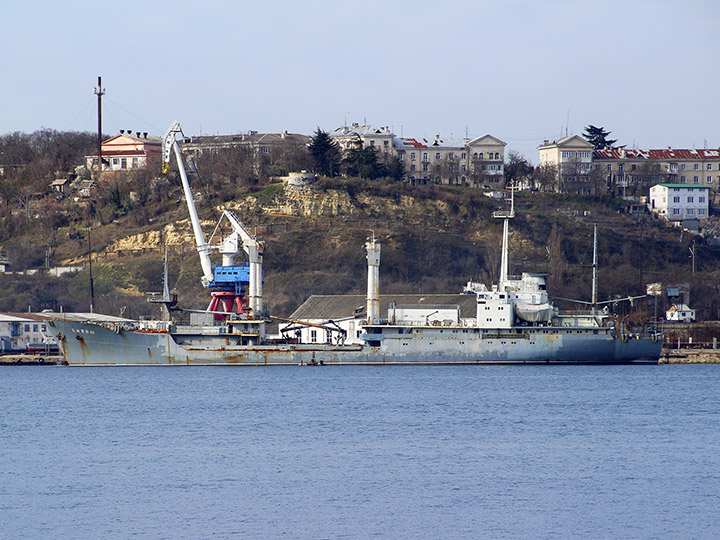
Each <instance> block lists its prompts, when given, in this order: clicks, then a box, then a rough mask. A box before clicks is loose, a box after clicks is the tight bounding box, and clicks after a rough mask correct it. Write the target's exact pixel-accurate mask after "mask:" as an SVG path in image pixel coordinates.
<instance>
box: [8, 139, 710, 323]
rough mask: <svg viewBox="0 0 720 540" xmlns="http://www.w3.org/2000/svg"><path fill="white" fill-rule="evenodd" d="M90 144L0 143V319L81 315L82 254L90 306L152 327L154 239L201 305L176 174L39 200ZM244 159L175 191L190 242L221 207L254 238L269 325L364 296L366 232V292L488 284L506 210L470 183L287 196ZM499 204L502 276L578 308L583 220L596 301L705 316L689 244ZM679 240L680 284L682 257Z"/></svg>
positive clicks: (191, 301) (649, 230) (107, 180)
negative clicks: (654, 290) (370, 269)
mask: <svg viewBox="0 0 720 540" xmlns="http://www.w3.org/2000/svg"><path fill="white" fill-rule="evenodd" d="M94 144H95V140H94V138H93V137H92V136H91V135H89V134H59V133H55V132H51V133H46V132H41V133H36V134H32V135H30V136H25V135H21V134H12V135H6V136H4V137H2V138H0V151H1V152H5V151H6V150H7V149H8V148H12V149H13V151H14V152H16V153H15V154H13V155H14V156H20V157H18V158H13V159H14V164H15V165H17V166H16V167H11V168H8V167H7V166H6V167H4V174H3V177H2V179H1V180H0V186H1V187H0V195H1V196H2V206H1V209H2V210H1V212H2V213H1V215H0V246H2V249H3V250H4V251H5V252H6V253H7V255H8V256H9V258H10V260H11V261H12V262H11V268H10V270H12V271H13V272H14V273H12V274H4V275H0V286H2V289H3V291H4V293H3V295H2V296H1V297H0V311H2V312H17V311H26V310H27V309H31V310H33V311H39V310H42V309H53V310H60V309H64V310H66V311H87V310H88V308H89V303H90V285H89V284H90V279H89V278H90V276H89V268H88V266H87V264H86V263H87V261H88V251H89V249H90V248H91V250H92V253H93V255H92V257H93V259H92V272H93V282H94V292H95V305H94V308H95V310H96V311H99V312H104V313H109V314H113V315H118V314H120V313H123V314H124V315H125V316H129V317H141V316H156V315H157V311H156V310H157V307H155V306H153V305H151V304H148V303H147V302H146V301H145V296H144V293H145V292H147V291H160V290H162V265H163V262H162V250H163V246H164V245H165V244H166V243H167V244H168V245H169V246H170V255H169V269H170V285H171V287H172V288H174V289H175V290H176V291H177V293H178V295H179V299H180V305H182V306H183V307H188V308H203V307H205V306H206V305H207V303H208V297H209V295H208V293H207V291H205V290H203V289H202V287H201V285H200V280H199V278H200V275H201V271H200V264H199V259H198V256H197V252H196V250H195V248H194V241H193V237H192V233H191V230H190V225H189V222H188V219H187V208H186V206H185V202H184V200H183V197H182V189H181V187H180V182H179V179H178V177H177V173H176V172H173V171H171V173H170V174H169V175H168V176H167V177H160V176H159V175H157V174H156V172H154V171H134V172H128V173H126V174H115V175H109V174H105V175H104V176H103V178H102V179H101V180H100V182H99V183H98V185H97V186H96V187H95V188H94V190H93V192H92V193H91V195H90V197H89V198H87V199H84V198H80V197H78V196H77V193H71V194H70V195H67V194H66V195H61V194H58V193H54V192H53V191H52V190H51V189H50V184H51V182H52V181H53V179H55V178H56V177H62V176H65V175H68V174H70V176H74V175H76V174H82V171H80V173H78V172H77V171H76V169H75V166H76V165H77V164H79V163H82V161H83V159H82V156H83V155H84V154H86V153H90V152H92V150H93V145H94ZM43 145H44V146H43ZM25 146H29V147H30V149H35V150H34V151H33V152H29V151H26V150H27V149H26V148H25ZM6 155H7V154H6ZM250 159H252V158H251V156H247V155H243V154H242V153H235V154H233V155H229V154H228V155H218V154H216V155H213V156H212V158H210V157H208V158H207V159H205V160H198V163H197V165H198V171H199V172H198V174H193V175H191V178H190V181H191V183H192V186H193V190H197V192H198V194H199V197H198V206H199V208H198V210H199V213H200V216H201V219H203V220H204V226H205V231H206V234H209V233H210V232H211V231H212V229H213V228H214V226H215V223H216V221H217V219H218V218H219V214H220V210H219V209H220V208H221V207H222V206H224V207H227V208H232V209H234V210H235V211H236V213H237V214H238V215H239V216H240V217H241V219H242V220H243V222H244V223H245V225H246V226H248V227H250V228H251V229H255V230H256V231H257V233H258V236H259V237H261V238H262V239H263V240H264V242H265V244H266V248H265V256H264V273H265V276H264V281H265V283H264V295H265V303H266V305H267V306H268V307H269V309H270V311H271V313H273V314H275V315H279V316H287V315H288V314H290V313H291V312H292V311H293V310H294V309H295V308H296V307H297V306H298V305H299V304H300V303H301V302H302V301H303V300H305V298H307V296H308V295H310V294H342V293H354V294H364V292H365V286H366V284H365V279H366V266H365V264H366V262H365V254H364V250H363V243H364V241H365V239H366V238H367V237H368V236H369V235H370V234H374V235H375V236H376V237H377V238H379V239H380V241H381V242H382V256H381V269H380V276H381V277H380V285H381V291H382V292H395V293H401V292H422V293H436V292H456V291H460V290H461V288H462V286H463V285H464V284H465V282H467V281H468V280H471V279H472V280H481V281H484V282H486V283H490V282H491V281H495V280H496V279H497V273H498V270H499V266H500V243H501V231H502V224H501V222H499V221H497V220H493V218H492V212H493V211H494V210H496V209H497V208H498V207H504V206H505V205H506V204H507V203H506V202H503V201H498V200H495V199H490V198H488V197H485V196H484V194H483V192H482V191H480V190H477V189H473V188H464V187H455V186H439V185H428V186H410V185H408V184H407V183H404V182H401V181H393V180H389V179H377V180H368V179H362V178H354V177H349V178H346V177H322V178H320V179H319V181H318V182H316V183H315V184H313V185H311V186H308V187H303V188H294V187H288V186H285V185H284V184H282V183H279V182H278V181H277V180H275V179H274V178H273V177H272V176H271V175H270V174H269V173H264V172H263V168H262V167H261V168H258V167H254V166H252V164H251V163H249V162H248V160H250ZM298 159H299V160H307V159H308V156H299V157H298ZM7 164H8V161H7V160H6V161H5V163H4V165H7ZM270 165H272V164H270ZM292 166H293V163H292V162H289V163H287V164H286V165H285V167H286V168H289V167H292ZM276 168H277V167H276ZM276 168H275V169H276ZM265 170H267V171H270V170H274V169H272V167H268V168H267V169H265ZM76 199H77V200H76ZM515 203H516V210H517V211H516V214H517V217H516V218H515V219H514V220H513V221H512V223H511V230H512V236H511V240H510V246H511V247H510V263H511V273H515V274H519V273H521V272H522V271H535V272H538V271H547V272H550V273H551V275H550V276H549V278H548V283H549V287H548V288H549V292H550V294H551V295H552V296H558V297H564V298H577V299H582V300H589V299H590V291H591V274H592V272H591V269H590V267H589V265H590V264H591V262H592V244H593V239H592V229H593V224H594V223H597V224H598V248H599V263H600V272H599V278H600V280H599V281H600V283H599V294H598V297H599V299H600V300H606V299H612V298H614V297H616V295H621V296H625V295H641V294H644V292H645V287H646V284H647V283H650V282H663V283H678V282H689V283H690V286H691V292H692V304H693V307H695V308H697V309H698V315H699V316H700V317H703V318H713V319H714V318H718V311H719V310H720V280H718V277H720V276H719V274H720V272H719V268H720V266H718V261H720V250H718V248H715V247H711V246H708V245H705V244H704V243H703V242H702V239H701V238H692V237H691V236H690V235H688V233H686V232H682V231H681V230H680V229H677V228H672V227H669V226H667V225H666V224H665V223H663V222H661V221H659V220H656V219H654V218H651V217H650V216H645V217H643V218H641V219H639V220H638V219H633V218H631V217H630V216H627V215H625V214H621V213H619V210H620V208H621V204H620V203H619V202H618V201H615V200H613V199H588V198H581V197H569V196H562V195H558V194H553V193H539V192H520V193H517V195H516V199H515ZM223 232H226V231H222V230H221V231H220V233H223ZM693 241H695V242H696V244H697V245H696V249H695V273H693V272H692V262H691V260H690V259H689V256H690V252H689V248H690V247H692V242H693ZM47 262H49V266H51V267H54V266H59V265H81V266H83V269H82V270H80V271H78V272H74V273H71V274H68V275H65V276H62V277H53V276H51V275H47V274H46V273H43V272H42V271H41V272H40V273H38V274H36V275H25V273H24V272H25V271H27V270H31V269H38V268H42V267H44V266H46V263H47ZM559 303H560V304H561V305H564V306H565V307H567V308H571V307H573V305H572V304H569V303H565V304H563V303H562V302H559ZM639 305H641V304H638V303H635V305H634V307H635V308H638V307H639ZM646 305H647V303H646ZM649 305H651V304H649ZM662 308H663V306H660V309H662ZM617 309H620V310H623V309H627V308H626V307H623V306H622V305H621V306H619V307H618V308H617ZM649 311H650V312H652V308H650V310H649Z"/></svg>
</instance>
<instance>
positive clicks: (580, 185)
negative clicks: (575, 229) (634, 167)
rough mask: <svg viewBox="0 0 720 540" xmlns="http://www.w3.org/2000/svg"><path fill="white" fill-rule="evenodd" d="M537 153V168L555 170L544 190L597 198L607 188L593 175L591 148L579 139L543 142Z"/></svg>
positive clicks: (566, 138)
mask: <svg viewBox="0 0 720 540" xmlns="http://www.w3.org/2000/svg"><path fill="white" fill-rule="evenodd" d="M538 151H539V154H540V155H539V166H540V167H546V168H553V170H554V178H553V179H552V181H551V182H548V185H545V186H543V188H544V189H546V190H548V191H556V192H559V193H575V194H579V195H599V194H601V193H603V192H604V191H605V189H606V186H605V185H604V183H603V182H601V181H599V178H598V177H597V176H598V175H597V174H594V173H593V168H592V161H593V145H592V144H591V143H589V142H588V141H586V140H585V139H583V138H582V137H580V136H578V135H570V136H568V137H562V138H561V139H558V140H554V141H550V140H548V139H546V140H545V141H544V142H543V144H541V145H540V146H539V147H538Z"/></svg>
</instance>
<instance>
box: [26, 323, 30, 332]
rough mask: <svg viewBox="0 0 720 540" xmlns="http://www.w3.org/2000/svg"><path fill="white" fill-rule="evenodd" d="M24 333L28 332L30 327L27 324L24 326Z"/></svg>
mask: <svg viewBox="0 0 720 540" xmlns="http://www.w3.org/2000/svg"><path fill="white" fill-rule="evenodd" d="M25 331H26V332H29V331H30V325H29V324H26V325H25Z"/></svg>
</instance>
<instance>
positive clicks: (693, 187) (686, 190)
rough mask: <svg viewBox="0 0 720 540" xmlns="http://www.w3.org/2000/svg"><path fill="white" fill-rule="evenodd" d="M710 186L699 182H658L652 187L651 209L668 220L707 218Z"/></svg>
mask: <svg viewBox="0 0 720 540" xmlns="http://www.w3.org/2000/svg"><path fill="white" fill-rule="evenodd" d="M709 208H710V188H709V187H708V186H701V185H697V184H657V185H655V186H652V187H651V188H650V211H651V212H654V213H655V214H657V215H658V216H661V217H664V218H665V219H667V220H668V221H683V220H687V219H699V220H703V219H707V217H708V212H709Z"/></svg>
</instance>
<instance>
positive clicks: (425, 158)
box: [422, 152, 430, 163]
mask: <svg viewBox="0 0 720 540" xmlns="http://www.w3.org/2000/svg"><path fill="white" fill-rule="evenodd" d="M422 160H423V162H424V163H427V162H428V161H429V160H430V158H429V157H428V153H427V152H423V155H422Z"/></svg>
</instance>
